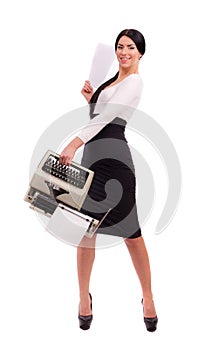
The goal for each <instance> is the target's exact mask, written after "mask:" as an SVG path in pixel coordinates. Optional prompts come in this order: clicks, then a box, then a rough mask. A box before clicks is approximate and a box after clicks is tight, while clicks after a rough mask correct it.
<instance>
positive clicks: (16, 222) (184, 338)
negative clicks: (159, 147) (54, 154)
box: [0, 0, 212, 350]
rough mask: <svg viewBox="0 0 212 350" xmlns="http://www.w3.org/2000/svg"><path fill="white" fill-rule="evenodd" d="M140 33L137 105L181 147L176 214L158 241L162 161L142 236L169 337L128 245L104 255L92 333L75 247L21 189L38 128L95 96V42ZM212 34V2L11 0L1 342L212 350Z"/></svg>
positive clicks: (4, 99) (4, 78) (4, 109)
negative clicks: (147, 318) (81, 312)
mask: <svg viewBox="0 0 212 350" xmlns="http://www.w3.org/2000/svg"><path fill="white" fill-rule="evenodd" d="M130 27H132V28H136V29H138V30H140V31H141V32H142V33H143V34H144V36H145V38H146V42H147V51H146V54H145V56H144V57H143V60H142V62H141V64H140V74H141V76H142V78H143V81H144V84H145V89H144V93H143V98H142V103H141V105H140V108H141V109H142V110H143V111H144V112H146V113H147V114H148V115H150V116H151V117H153V118H154V119H155V120H156V121H157V122H158V123H159V124H160V125H161V126H162V127H163V128H164V129H165V131H166V132H167V134H168V135H169V137H170V138H171V140H172V142H173V144H174V145H175V148H176V150H177V153H178V156H179V159H180V162H181V167H182V174H183V191H182V196H181V201H180V205H179V208H178V210H177V213H176V216H175V217H174V219H173V221H172V222H171V223H170V225H169V226H168V227H167V228H166V230H165V231H164V232H163V233H162V234H160V235H158V236H157V235H155V234H154V229H155V226H156V223H157V220H158V217H159V213H160V212H161V210H162V205H163V203H161V199H160V198H161V197H160V182H159V181H158V178H157V172H155V169H153V170H154V171H153V175H154V176H155V181H156V182H155V183H156V207H155V208H159V207H158V205H159V206H160V208H159V209H160V210H156V211H154V210H153V214H152V216H151V218H150V220H149V221H148V222H147V223H146V225H145V226H144V227H143V235H144V238H145V241H146V244H147V247H148V251H149V255H150V261H151V267H152V278H153V291H154V299H155V304H156V306H157V312H158V317H159V324H158V331H157V332H156V333H154V334H151V333H148V332H146V330H145V326H144V323H143V315H142V307H141V303H140V299H141V290H140V286H139V283H138V280H137V276H136V274H135V272H134V270H133V267H132V264H131V261H130V257H129V255H128V252H127V250H126V248H125V245H124V244H120V245H118V246H116V247H113V248H108V249H101V250H98V251H97V252H96V261H95V265H94V269H93V274H92V280H91V293H92V295H93V310H94V321H93V324H92V328H91V329H90V331H88V332H83V331H81V330H80V329H79V328H78V320H77V313H78V284H77V273H76V249H75V248H74V247H71V246H68V245H65V244H63V243H62V242H60V241H58V240H57V239H55V238H54V237H53V236H51V235H50V234H49V233H47V232H46V231H45V230H44V229H43V227H42V226H41V225H40V223H39V222H38V220H37V217H36V216H35V215H34V213H33V212H32V211H30V210H29V209H28V206H27V204H26V203H25V202H24V201H23V197H24V194H25V192H26V189H27V187H28V171H29V163H30V159H31V154H32V152H33V149H34V147H35V144H36V142H37V140H38V139H39V137H40V135H41V134H42V132H43V131H44V130H45V129H46V128H47V127H48V125H49V124H50V123H52V121H54V120H55V119H57V118H58V117H60V116H61V115H63V114H64V113H67V112H69V111H70V110H73V109H75V108H79V107H81V106H84V104H85V102H84V100H83V97H82V96H81V94H80V90H81V87H82V85H83V83H84V80H85V79H87V77H88V74H89V68H90V64H91V59H92V55H93V53H94V49H95V47H96V45H97V43H98V42H102V43H105V44H111V45H113V44H114V41H115V38H116V36H117V35H118V33H119V32H120V31H121V30H122V29H125V28H130ZM211 30H212V28H211V16H210V11H209V1H206V0H203V1H189V0H187V1H182V0H179V1H168V0H161V1H153V0H148V1H142V0H141V1H140V0H139V1H131V2H123V1H114V2H113V3H112V4H111V5H109V3H108V2H105V3H102V2H99V1H86V2H79V1H78V2H71V1H68V0H67V1H65V0H60V1H48V0H42V1H40V0H37V1H23V0H20V1H9V0H8V1H7V2H6V1H4V2H1V7H0V33H1V34H0V35H1V43H0V48H1V56H0V59H1V65H0V70H1V77H0V84H1V91H0V96H1V97H0V98H1V242H0V266H1V276H0V281H1V287H0V288H1V289H0V291H1V298H0V303H1V308H0V319H1V326H0V327H1V337H0V345H1V348H2V349H4V350H7V349H19V348H20V349H23V350H24V349H31V350H33V349H42V350H43V349H51V350H53V349H63V350H66V349H70V348H73V347H74V348H77V349H86V348H87V349H93V348H96V347H97V346H98V347H99V348H101V349H102V350H103V349H108V348H112V349H113V348H115V347H118V348H120V349H121V348H123V347H124V348H128V347H130V348H133V349H141V348H143V349H144V348H145V349H150V350H152V349H156V348H158V349H163V350H167V349H172V350H175V349H187V348H194V347H195V348H204V349H209V348H211V344H210V343H211V337H210V331H211V329H210V328H211V322H210V319H211V311H212V310H211V283H210V276H211V244H210V240H209V239H210V236H211V175H212V174H211V146H212V145H211V126H210V119H211V102H210V99H209V97H210V92H211V61H212V55H211V34H210V33H211ZM161 166H162V165H161ZM158 171H159V172H160V169H159V170H158ZM161 185H163V186H164V180H163V179H162V178H161ZM165 190H167V189H166V187H165Z"/></svg>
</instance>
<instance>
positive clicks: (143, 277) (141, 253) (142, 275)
mask: <svg viewBox="0 0 212 350" xmlns="http://www.w3.org/2000/svg"><path fill="white" fill-rule="evenodd" d="M125 243H126V246H127V248H128V250H129V253H130V256H131V258H132V262H133V265H134V267H135V270H136V272H137V275H138V278H139V281H140V283H141V288H142V291H143V305H144V316H145V317H155V316H156V311H155V307H154V302H153V295H152V288H151V271H150V264H149V257H148V253H147V250H146V246H145V243H144V240H143V237H138V238H133V239H130V238H127V239H125Z"/></svg>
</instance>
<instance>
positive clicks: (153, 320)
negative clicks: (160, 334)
mask: <svg viewBox="0 0 212 350" xmlns="http://www.w3.org/2000/svg"><path fill="white" fill-rule="evenodd" d="M141 303H142V305H143V299H142V300H141ZM143 311H144V306H143ZM144 323H145V325H146V329H147V330H148V332H155V331H156V329H157V323H158V318H157V316H155V317H144Z"/></svg>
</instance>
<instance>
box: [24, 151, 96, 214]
mask: <svg viewBox="0 0 212 350" xmlns="http://www.w3.org/2000/svg"><path fill="white" fill-rule="evenodd" d="M93 176H94V172H93V171H91V170H90V169H86V168H84V167H83V166H82V165H80V164H77V163H75V162H72V163H71V164H70V165H69V166H66V165H62V164H60V162H59V155H58V154H57V153H55V152H53V151H50V150H48V151H47V152H46V154H45V155H44V157H43V159H42V160H41V162H40V163H39V165H38V167H37V169H36V171H35V173H34V175H33V177H32V179H31V181H30V187H29V190H28V192H27V194H26V196H25V200H26V201H27V202H30V203H31V204H32V205H33V204H35V202H37V203H39V202H40V206H41V208H40V209H41V211H42V210H44V211H45V212H44V214H46V215H48V214H49V215H51V214H52V211H54V205H55V204H56V203H55V202H62V203H64V204H66V205H68V206H70V207H72V208H75V209H77V210H80V208H81V207H82V204H83V202H84V200H85V197H86V195H87V193H88V190H89V188H90V185H91V182H92V179H93ZM45 202H47V203H46V208H44V209H42V203H43V204H45ZM48 202H49V205H48ZM51 207H52V208H51Z"/></svg>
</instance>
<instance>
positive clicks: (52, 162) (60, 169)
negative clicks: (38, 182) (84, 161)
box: [42, 155, 89, 188]
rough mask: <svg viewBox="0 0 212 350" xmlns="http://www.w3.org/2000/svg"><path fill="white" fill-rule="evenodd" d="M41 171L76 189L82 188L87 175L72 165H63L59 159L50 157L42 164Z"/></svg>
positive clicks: (53, 156)
mask: <svg viewBox="0 0 212 350" xmlns="http://www.w3.org/2000/svg"><path fill="white" fill-rule="evenodd" d="M42 170H43V171H45V172H46V173H49V174H51V175H52V176H55V177H57V178H59V179H61V180H63V181H65V182H68V183H69V184H71V185H73V186H76V187H78V188H83V187H84V185H85V183H86V180H87V178H88V175H89V173H88V172H87V171H85V170H84V169H81V168H79V167H77V166H75V165H73V164H71V165H68V166H67V165H63V164H61V163H60V162H59V157H57V156H55V155H50V156H49V157H48V159H47V160H46V162H45V163H44V165H43V167H42Z"/></svg>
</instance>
